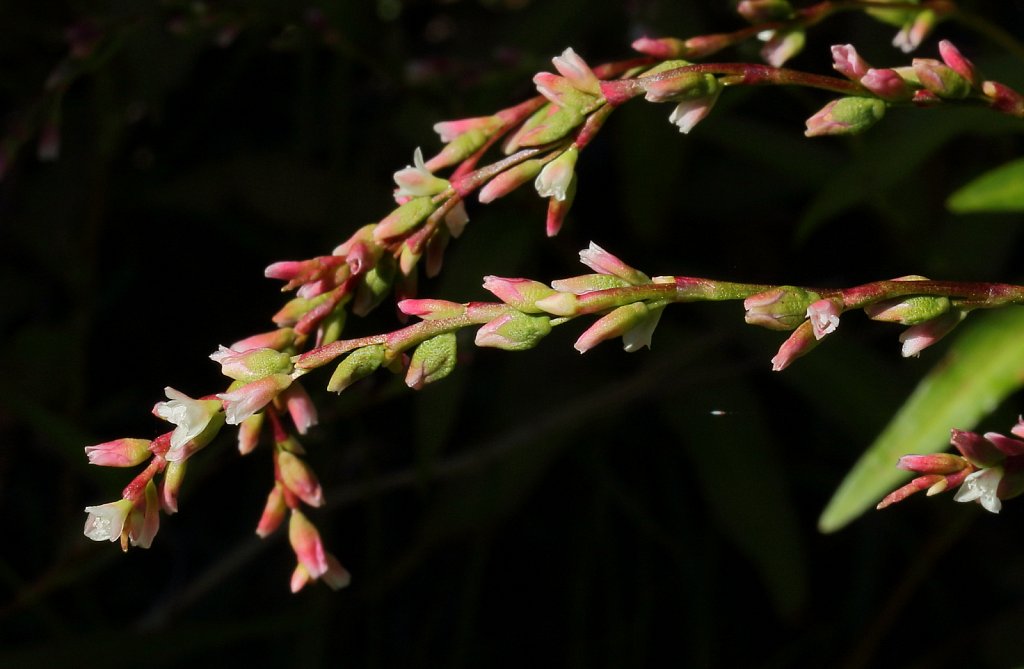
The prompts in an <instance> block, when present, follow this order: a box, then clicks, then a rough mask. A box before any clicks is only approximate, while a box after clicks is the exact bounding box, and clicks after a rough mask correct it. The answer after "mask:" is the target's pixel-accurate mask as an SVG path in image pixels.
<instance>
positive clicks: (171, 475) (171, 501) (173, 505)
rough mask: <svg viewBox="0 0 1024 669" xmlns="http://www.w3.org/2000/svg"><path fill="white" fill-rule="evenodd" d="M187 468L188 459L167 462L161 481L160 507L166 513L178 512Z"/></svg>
mask: <svg viewBox="0 0 1024 669" xmlns="http://www.w3.org/2000/svg"><path fill="white" fill-rule="evenodd" d="M187 468H188V461H187V460H179V461H177V462H168V463H167V467H166V468H165V469H164V477H163V480H162V481H161V482H160V507H161V508H162V509H163V510H164V513H167V514H171V513H178V493H180V492H181V484H182V483H184V482H185V471H186V469H187Z"/></svg>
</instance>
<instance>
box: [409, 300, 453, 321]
mask: <svg viewBox="0 0 1024 669" xmlns="http://www.w3.org/2000/svg"><path fill="white" fill-rule="evenodd" d="M398 310H399V311H401V312H402V313H403V314H405V315H407V316H416V317H418V318H422V319H423V320H425V321H436V320H440V319H443V318H457V317H459V316H462V315H463V314H465V313H466V305H465V304H459V303H458V302H449V301H448V300H435V299H429V298H424V299H409V300H401V301H400V302H399V303H398Z"/></svg>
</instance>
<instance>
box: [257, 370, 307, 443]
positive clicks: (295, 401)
mask: <svg viewBox="0 0 1024 669" xmlns="http://www.w3.org/2000/svg"><path fill="white" fill-rule="evenodd" d="M281 400H282V401H283V402H284V405H285V407H287V409H288V415H289V416H291V419H292V424H293V425H295V429H296V430H297V431H298V433H299V434H306V433H307V432H308V431H309V428H311V427H313V426H314V425H316V424H317V412H316V405H315V404H313V400H312V399H311V398H310V396H309V393H307V392H306V389H305V388H303V387H302V384H301V383H299V382H298V381H294V382H293V383H292V384H291V385H290V386H288V387H287V388H285V389H284V390H283V391H282V392H281ZM249 418H252V416H250V417H249ZM246 420H249V419H248V418H247V419H246ZM244 424H245V421H242V425H244Z"/></svg>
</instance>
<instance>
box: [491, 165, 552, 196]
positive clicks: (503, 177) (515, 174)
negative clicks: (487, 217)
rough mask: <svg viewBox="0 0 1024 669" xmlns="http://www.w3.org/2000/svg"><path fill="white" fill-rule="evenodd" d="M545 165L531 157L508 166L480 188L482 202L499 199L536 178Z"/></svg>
mask: <svg viewBox="0 0 1024 669" xmlns="http://www.w3.org/2000/svg"><path fill="white" fill-rule="evenodd" d="M543 166H544V164H543V163H542V162H541V161H539V160H536V159H531V160H525V161H523V162H521V163H519V164H518V165H514V166H513V167H510V168H508V169H507V170H505V171H504V172H502V173H500V174H498V175H497V176H495V177H494V178H493V179H491V180H490V181H488V182H487V184H486V185H485V186H484V187H483V188H481V189H480V194H479V195H478V197H479V199H480V202H482V203H484V204H487V203H489V202H493V201H494V200H497V199H498V198H499V197H503V196H505V195H508V194H509V193H511V192H512V191H514V190H515V189H517V188H519V187H520V186H522V185H523V184H525V183H528V182H530V181H531V180H533V179H534V178H536V176H537V175H538V174H540V171H541V169H542V168H543Z"/></svg>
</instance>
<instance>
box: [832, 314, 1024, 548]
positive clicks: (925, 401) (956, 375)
mask: <svg viewBox="0 0 1024 669" xmlns="http://www.w3.org/2000/svg"><path fill="white" fill-rule="evenodd" d="M1022 335H1024V309H1017V308H1010V309H1004V310H1001V311H999V312H998V313H994V314H990V315H987V316H986V317H985V318H984V319H981V318H979V319H978V322H976V323H974V324H973V327H970V328H969V329H966V330H965V331H964V332H963V334H962V335H961V336H960V337H959V338H958V339H957V340H956V341H955V342H954V343H953V345H952V346H951V347H950V350H949V352H948V353H947V354H946V356H945V357H944V358H943V359H942V360H941V361H940V362H939V364H937V365H936V366H935V367H934V368H933V369H932V371H931V372H930V373H929V374H928V376H926V377H925V378H924V379H923V380H922V381H921V383H920V384H918V386H917V388H916V389H915V390H914V392H913V394H911V396H910V398H909V399H908V400H907V401H906V403H905V404H904V405H903V407H902V408H900V410H899V411H898V412H897V414H896V416H895V417H893V419H892V420H891V421H890V422H889V425H888V426H886V428H885V429H884V430H883V431H882V434H881V435H879V437H878V438H877V439H876V440H875V443H873V444H872V445H871V446H870V447H869V448H868V449H867V451H865V453H864V454H863V455H862V456H861V458H860V460H858V461H857V463H856V464H855V465H854V467H853V469H852V470H850V472H849V473H848V474H847V475H846V478H845V479H844V480H843V482H842V484H841V485H840V486H839V489H838V490H836V492H835V494H834V495H833V496H832V499H831V500H830V501H829V503H828V506H827V507H826V508H825V510H824V512H822V514H821V518H820V519H819V520H818V527H819V529H820V530H821V531H822V532H833V531H835V530H838V529H840V528H842V527H843V526H844V525H846V524H847V523H849V522H850V521H851V520H853V519H854V518H856V517H857V516H859V515H860V514H861V513H863V512H864V511H865V510H867V509H868V508H870V507H872V506H874V505H875V504H876V503H877V502H878V501H879V500H880V499H881V498H882V497H883V496H885V494H886V493H888V492H889V491H890V490H891V489H893V488H895V487H897V486H898V485H900V483H902V482H903V481H904V480H905V479H906V478H908V476H909V475H908V473H907V472H902V471H899V470H898V469H896V466H895V465H896V460H897V459H898V458H899V457H900V456H901V455H905V454H907V453H932V452H935V451H938V450H941V449H942V448H943V447H944V446H946V445H948V443H949V431H950V429H951V428H954V427H955V428H959V429H962V430H970V429H972V428H974V426H975V425H977V423H978V421H979V420H980V419H981V418H982V417H983V416H985V415H986V414H988V413H990V412H992V411H993V410H994V409H995V408H996V406H997V405H998V404H999V402H1000V401H1002V400H1003V399H1004V398H1006V396H1007V395H1009V394H1010V393H1011V392H1013V391H1014V390H1016V389H1017V388H1019V387H1021V386H1022V385H1024V346H1022V345H1021V342H1022V339H1021V337H1022Z"/></svg>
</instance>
